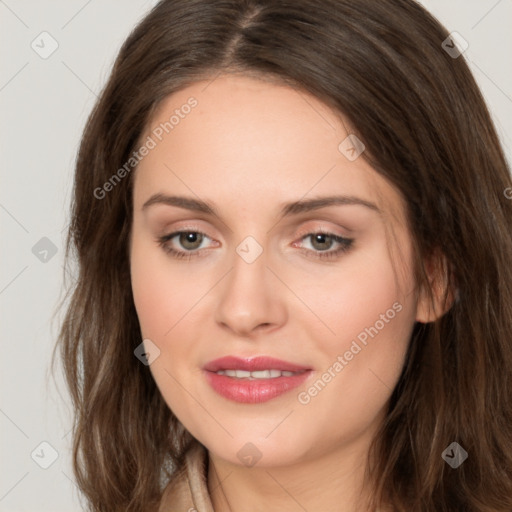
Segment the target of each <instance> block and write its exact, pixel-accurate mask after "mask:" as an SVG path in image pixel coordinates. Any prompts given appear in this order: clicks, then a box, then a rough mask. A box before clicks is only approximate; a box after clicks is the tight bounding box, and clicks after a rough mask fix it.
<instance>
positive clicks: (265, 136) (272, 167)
mask: <svg viewBox="0 0 512 512" xmlns="http://www.w3.org/2000/svg"><path fill="white" fill-rule="evenodd" d="M191 105H193V106H192V107H191ZM349 135H350V136H352V134H351V132H350V127H349V126H348V124H347V122H346V121H345V120H344V119H343V117H342V116H341V115H340V114H338V113H337V112H334V111H333V110H332V109H330V108H329V107H328V106H327V105H325V104H324V103H323V102H321V101H320V100H319V99H318V98H316V97H314V96H312V95H310V94H308V93H307V92H304V91H302V90H298V89H295V88H292V87H289V86H286V85H282V84H277V83H270V82H267V81H262V80H259V79H255V78H249V77H244V76H238V75H227V76H220V77H217V78H216V79H214V80H213V81H201V82H196V83H194V84H192V85H190V86H188V87H186V88H184V89H182V90H180V91H178V92H176V93H174V94H172V95H170V96H169V97H167V98H166V99H165V100H164V101H163V102H162V103H161V104H160V105H159V107H158V109H157V110H156V111H155V113H154V115H153V116H152V118H151V119H150V121H149V123H148V125H147V129H146V131H145V133H144V134H143V136H142V137H141V141H144V140H146V138H147V137H151V138H152V139H153V140H154V141H155V147H154V148H153V149H151V151H149V153H148V154H147V156H145V157H144V158H143V159H142V161H141V162H140V163H139V165H138V167H137V170H136V173H135V197H134V201H135V203H136V204H137V202H140V201H143V200H144V197H146V196H148V195H149V194H151V193H155V192H165V191H167V192H170V191H172V190H175V189H179V191H180V192H188V193H189V194H194V195H198V196H201V197H212V198H213V199H214V200H216V196H217V197H218V200H219V201H224V200H227V199H228V198H230V197H231V198H234V197H242V198H243V199H244V203H243V206H244V207H246V208H249V207H251V205H252V206H254V207H255V208H256V207H259V208H261V205H262V203H261V201H262V198H264V200H265V205H266V206H267V207H271V205H272V203H274V202H275V203H282V202H285V201H293V200H297V199H299V198H302V197H304V196H307V195H313V196H317V195H326V194H329V195H332V194H334V193H340V194H345V195H357V196H359V197H363V198H364V199H367V200H369V201H372V202H375V203H377V204H379V207H380V208H381V209H383V210H384V211H385V210H388V211H391V210H393V212H394V215H403V206H404V205H403V202H402V200H401V198H400V196H399V193H398V191H397V190H396V189H395V188H394V187H393V186H391V185H390V184H389V183H388V182H387V181H386V180H385V179H384V178H383V177H382V176H380V175H379V174H377V173H376V172H375V171H374V170H373V169H372V168H371V167H370V165H369V164H368V163H367V162H366V161H365V160H364V159H363V158H362V157H359V158H356V159H355V160H353V159H349V158H347V153H346V151H345V148H346V140H347V137H348V136H349ZM344 141H345V142H344ZM340 144H341V146H340ZM166 189H168V190H166Z"/></svg>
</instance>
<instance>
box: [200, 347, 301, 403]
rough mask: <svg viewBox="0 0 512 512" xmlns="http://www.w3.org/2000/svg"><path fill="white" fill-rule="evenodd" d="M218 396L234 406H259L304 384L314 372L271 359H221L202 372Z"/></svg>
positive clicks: (228, 357) (208, 365)
mask: <svg viewBox="0 0 512 512" xmlns="http://www.w3.org/2000/svg"><path fill="white" fill-rule="evenodd" d="M203 370H204V373H205V377H206V379H207V381H208V383H209V384H210V386H211V387H212V388H213V390H214V391H216V392H217V393H218V394H219V395H221V396H223V397H224V398H227V399H228V400H233V401H235V402H240V403H247V404H256V403H263V402H266V401H268V400H271V399H272V398H276V397H278V396H280V395H282V394H284V393H286V392H288V391H290V390H292V389H294V388H296V387H297V386H299V385H300V384H302V383H303V382H304V381H305V380H306V379H307V378H308V377H309V375H310V374H311V368H308V367H306V366H302V365H297V364H294V363H289V362H287V361H281V360H279V359H274V358H272V357H266V356H265V357H254V358H239V357H234V356H227V357H222V358H220V359H215V360H214V361H210V362H209V363H208V364H206V365H205V366H204V368H203Z"/></svg>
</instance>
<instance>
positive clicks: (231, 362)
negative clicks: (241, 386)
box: [204, 356, 310, 372]
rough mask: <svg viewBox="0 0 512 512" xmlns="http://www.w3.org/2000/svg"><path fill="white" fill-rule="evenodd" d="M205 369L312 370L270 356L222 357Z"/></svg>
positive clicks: (210, 370) (213, 370) (208, 364)
mask: <svg viewBox="0 0 512 512" xmlns="http://www.w3.org/2000/svg"><path fill="white" fill-rule="evenodd" d="M204 369H205V370H206V371H209V372H218V371H220V370H245V371H248V372H256V371H259V370H281V371H284V372H300V371H304V370H310V368H308V367H307V366H302V365H299V364H295V363H290V362H288V361H282V360H280V359H275V358H273V357H268V356H258V357H236V356H226V357H221V358H220V359H214V360H213V361H210V362H209V363H207V364H206V365H205V366H204Z"/></svg>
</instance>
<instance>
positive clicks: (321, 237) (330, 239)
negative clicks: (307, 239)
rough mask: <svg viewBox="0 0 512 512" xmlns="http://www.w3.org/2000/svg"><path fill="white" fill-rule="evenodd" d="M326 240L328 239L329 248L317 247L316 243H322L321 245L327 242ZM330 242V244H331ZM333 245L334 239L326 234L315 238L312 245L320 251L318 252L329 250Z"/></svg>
mask: <svg viewBox="0 0 512 512" xmlns="http://www.w3.org/2000/svg"><path fill="white" fill-rule="evenodd" d="M326 239H327V242H328V243H327V245H328V247H325V246H320V247H318V246H316V243H317V242H320V243H321V244H322V243H324V244H325V242H326ZM329 242H330V243H329ZM331 244H332V237H331V236H330V235H326V234H324V233H317V234H315V235H314V236H313V241H312V245H313V247H315V249H318V250H326V249H329V248H330V247H331Z"/></svg>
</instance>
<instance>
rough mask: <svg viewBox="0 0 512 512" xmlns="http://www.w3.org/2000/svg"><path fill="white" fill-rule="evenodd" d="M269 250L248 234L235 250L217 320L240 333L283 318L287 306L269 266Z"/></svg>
mask: <svg viewBox="0 0 512 512" xmlns="http://www.w3.org/2000/svg"><path fill="white" fill-rule="evenodd" d="M268 255H269V254H268V251H267V250H266V249H265V248H264V247H263V245H261V244H260V243H259V242H258V241H257V240H256V239H255V238H254V237H252V236H247V237H246V238H245V239H244V240H242V242H240V243H239V245H238V246H237V247H236V249H235V254H233V256H232V265H231V267H232V269H231V272H229V274H228V275H227V276H226V279H225V280H224V283H223V285H222V287H221V293H220V297H219V301H218V303H217V306H216V320H217V322H219V323H221V324H224V325H226V326H228V327H230V328H231V329H232V330H233V331H235V332H237V333H241V332H244V333H249V332H250V331H252V330H254V329H255V328H257V327H258V326H261V325H267V326H269V325H275V324H279V323H280V322H282V321H283V319H284V317H285V308H284V304H283V302H282V296H281V294H280V293H279V290H278V286H277V283H274V282H273V276H272V272H270V271H269V269H268V268H267V264H268V263H269V258H268Z"/></svg>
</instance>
